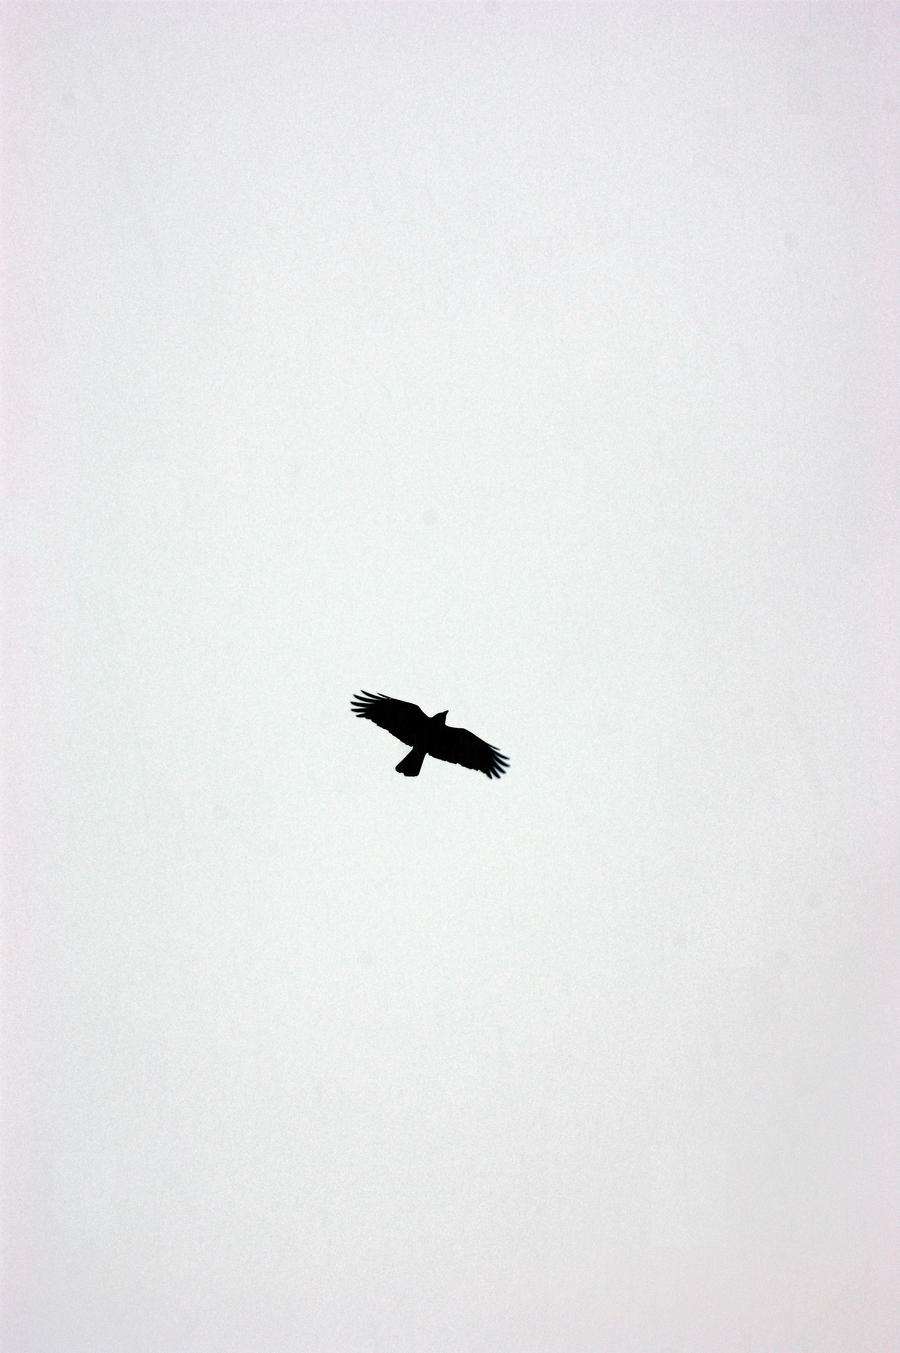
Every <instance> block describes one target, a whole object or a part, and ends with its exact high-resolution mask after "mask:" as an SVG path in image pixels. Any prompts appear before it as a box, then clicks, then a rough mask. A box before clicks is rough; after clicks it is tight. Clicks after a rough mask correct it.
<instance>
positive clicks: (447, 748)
mask: <svg viewBox="0 0 900 1353" xmlns="http://www.w3.org/2000/svg"><path fill="white" fill-rule="evenodd" d="M428 750H429V752H430V753H431V755H432V756H437V757H439V758H440V760H441V761H452V762H453V763H454V764H455V765H457V766H468V767H469V769H470V770H480V771H482V772H483V773H484V774H485V775H486V776H487V777H488V779H489V780H490V779H493V777H494V776H497V777H499V776H501V775H502V774H503V772H504V771H505V770H506V768H507V766H508V765H509V758H508V757H506V756H504V755H503V753H502V752H498V751H497V748H496V747H492V746H491V744H490V743H489V742H482V740H481V738H476V736H475V734H474V733H470V732H469V730H468V728H448V727H447V726H446V725H445V726H444V727H443V728H441V729H440V730H439V731H438V732H437V733H436V734H435V733H434V732H432V737H431V742H430V743H429V745H428Z"/></svg>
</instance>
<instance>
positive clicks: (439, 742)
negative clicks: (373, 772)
mask: <svg viewBox="0 0 900 1353" xmlns="http://www.w3.org/2000/svg"><path fill="white" fill-rule="evenodd" d="M350 708H351V709H352V710H353V713H354V714H355V715H356V716H357V718H360V719H371V720H372V722H373V723H377V725H378V727H379V728H385V729H387V731H388V732H389V733H393V735H394V737H395V738H399V739H400V741H401V742H405V743H406V744H407V745H408V746H410V747H412V751H411V752H410V753H409V754H408V755H407V756H405V757H404V758H403V760H402V761H401V762H400V764H399V765H398V766H395V767H394V769H395V770H398V771H399V772H400V774H401V775H418V773H419V771H420V770H421V769H422V762H423V761H424V760H425V757H426V756H436V757H437V758H438V760H439V761H452V762H453V763H454V764H455V765H457V766H468V768H469V770H480V771H481V772H482V773H483V774H484V775H486V776H487V777H488V779H489V780H491V779H493V778H494V777H498V778H499V776H501V775H502V774H503V772H504V771H505V770H506V768H507V766H508V765H509V758H508V757H505V756H504V755H503V753H502V752H498V750H497V748H496V747H492V746H491V744H490V743H489V742H482V740H481V738H476V736H475V734H474V733H470V732H469V730H468V729H467V728H452V727H448V726H447V723H446V722H445V721H446V718H447V715H448V713H449V712H450V711H449V710H446V709H445V710H442V711H441V713H440V714H433V715H432V716H431V718H429V717H428V715H427V714H426V713H425V711H424V710H421V709H419V706H418V705H413V704H411V703H410V701H409V700H394V699H392V697H391V696H389V695H372V694H371V693H370V692H369V691H363V692H362V694H361V695H354V697H353V699H352V700H351V702H350Z"/></svg>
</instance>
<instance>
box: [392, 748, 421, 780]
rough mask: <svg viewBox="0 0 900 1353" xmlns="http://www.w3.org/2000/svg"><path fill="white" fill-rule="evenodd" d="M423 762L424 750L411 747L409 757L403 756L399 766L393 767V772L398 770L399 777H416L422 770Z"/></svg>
mask: <svg viewBox="0 0 900 1353" xmlns="http://www.w3.org/2000/svg"><path fill="white" fill-rule="evenodd" d="M424 760H425V748H424V747H413V749H412V751H411V752H410V753H409V755H408V756H405V757H404V758H403V760H402V761H401V762H400V765H399V766H395V767H394V770H398V771H399V772H400V774H401V775H418V773H419V771H420V770H421V769H422V762H423V761H424Z"/></svg>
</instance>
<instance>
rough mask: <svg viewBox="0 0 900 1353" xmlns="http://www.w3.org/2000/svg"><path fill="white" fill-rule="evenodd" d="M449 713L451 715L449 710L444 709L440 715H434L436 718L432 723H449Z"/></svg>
mask: <svg viewBox="0 0 900 1353" xmlns="http://www.w3.org/2000/svg"><path fill="white" fill-rule="evenodd" d="M449 713H450V711H449V709H442V710H441V712H440V714H435V715H434V718H433V719H432V723H446V722H447V715H448V714H449Z"/></svg>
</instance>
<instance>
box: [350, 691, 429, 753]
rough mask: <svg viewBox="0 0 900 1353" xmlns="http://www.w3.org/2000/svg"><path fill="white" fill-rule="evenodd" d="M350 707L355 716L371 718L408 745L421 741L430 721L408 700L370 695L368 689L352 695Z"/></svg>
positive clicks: (423, 712)
mask: <svg viewBox="0 0 900 1353" xmlns="http://www.w3.org/2000/svg"><path fill="white" fill-rule="evenodd" d="M350 708H351V709H352V710H353V713H354V714H355V715H356V716H357V718H359V719H371V720H372V722H373V723H377V724H378V727H379V728H386V729H387V731H388V732H389V733H393V735H394V737H395V738H399V739H400V741H401V742H405V743H407V744H408V746H410V747H412V746H414V745H415V744H416V743H421V742H422V739H423V737H424V735H425V730H426V728H427V727H428V725H429V723H430V720H429V718H428V716H427V715H426V713H425V711H424V710H421V709H419V706H418V705H414V704H412V703H411V702H410V701H409V700H392V699H391V697H390V696H389V695H372V694H371V693H370V692H369V691H363V692H362V694H361V695H354V697H353V699H352V700H351V701H350Z"/></svg>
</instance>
